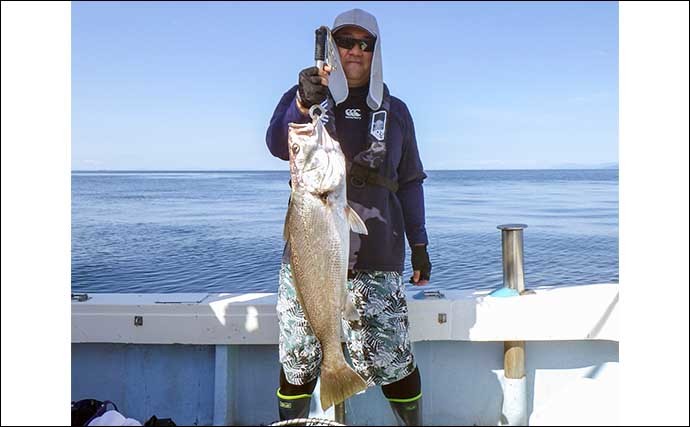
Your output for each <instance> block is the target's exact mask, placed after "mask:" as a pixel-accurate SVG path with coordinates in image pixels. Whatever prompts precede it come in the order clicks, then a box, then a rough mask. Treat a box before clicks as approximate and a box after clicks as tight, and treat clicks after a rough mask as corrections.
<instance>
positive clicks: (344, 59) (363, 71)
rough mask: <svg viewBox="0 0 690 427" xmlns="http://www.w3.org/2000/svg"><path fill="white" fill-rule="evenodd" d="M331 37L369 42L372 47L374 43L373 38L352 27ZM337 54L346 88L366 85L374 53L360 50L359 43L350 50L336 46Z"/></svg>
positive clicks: (340, 30)
mask: <svg viewBox="0 0 690 427" xmlns="http://www.w3.org/2000/svg"><path fill="white" fill-rule="evenodd" d="M333 37H334V38H336V39H337V38H341V37H342V38H346V37H349V38H355V39H359V40H367V41H369V42H370V43H369V44H368V45H369V46H373V42H374V36H372V35H371V34H369V33H368V32H367V31H365V30H363V29H361V28H359V27H354V26H348V27H343V28H341V29H339V30H338V31H336V32H335V34H333ZM336 45H337V43H336ZM338 53H339V54H340V63H341V64H342V66H343V71H344V72H345V77H347V84H348V86H350V87H360V86H364V85H366V84H367V83H368V82H369V76H370V73H371V59H372V57H373V56H374V52H373V51H371V52H366V51H364V50H362V47H361V45H360V43H355V44H354V46H352V47H351V48H350V49H347V48H344V47H340V46H338Z"/></svg>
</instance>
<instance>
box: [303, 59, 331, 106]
mask: <svg viewBox="0 0 690 427" xmlns="http://www.w3.org/2000/svg"><path fill="white" fill-rule="evenodd" d="M327 95H328V87H327V86H324V85H322V84H321V76H320V75H319V69H318V68H316V67H309V68H305V69H304V70H302V71H300V72H299V101H300V104H302V107H304V108H309V107H311V106H312V105H314V104H320V103H321V102H322V101H323V100H324V99H326V96H327Z"/></svg>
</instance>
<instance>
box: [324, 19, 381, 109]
mask: <svg viewBox="0 0 690 427" xmlns="http://www.w3.org/2000/svg"><path fill="white" fill-rule="evenodd" d="M348 25H355V26H357V27H361V28H363V29H364V30H366V31H368V32H369V33H370V34H371V35H373V36H374V37H376V44H375V45H374V55H373V57H372V60H371V74H370V76H369V94H368V95H367V105H368V106H369V108H371V109H372V110H378V109H379V108H380V107H381V103H382V102H383V70H382V66H381V34H380V33H379V26H378V24H377V23H376V18H375V17H374V15H372V14H370V13H368V12H366V11H364V10H362V9H352V10H348V11H347V12H343V13H341V14H340V15H338V16H337V17H336V18H335V21H334V22H333V29H332V30H331V32H332V33H335V32H336V31H337V30H338V29H340V28H342V27H345V26H348ZM339 60H340V58H338V63H339V62H340V61H339ZM339 65H340V64H339ZM328 87H329V89H330V90H331V94H332V95H333V98H334V101H335V103H336V104H340V103H341V102H343V101H345V100H346V99H347V96H348V94H349V89H348V85H347V77H346V76H345V72H344V71H343V67H342V66H338V67H336V69H335V70H334V72H333V73H331V76H330V78H329V84H328Z"/></svg>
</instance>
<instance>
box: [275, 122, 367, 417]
mask: <svg viewBox="0 0 690 427" xmlns="http://www.w3.org/2000/svg"><path fill="white" fill-rule="evenodd" d="M288 143H289V152H290V176H291V186H292V193H291V195H290V204H289V207H288V211H287V215H286V217H285V229H284V235H285V236H284V237H285V239H286V240H287V241H288V242H289V244H290V263H291V266H292V274H293V279H294V283H295V289H296V293H297V297H298V299H299V302H300V304H301V305H302V309H303V310H304V314H305V316H306V318H307V321H308V322H309V325H310V326H311V328H312V330H313V331H314V335H316V338H318V340H319V343H320V344H321V349H322V353H323V359H322V361H321V407H322V408H323V409H324V410H326V409H328V408H329V407H330V406H331V405H334V404H337V403H340V402H342V401H344V400H345V399H347V398H348V397H349V396H351V395H353V394H355V393H357V392H359V391H361V390H364V389H365V388H366V387H367V386H366V382H365V381H364V380H363V379H362V378H361V377H360V376H359V375H358V374H357V373H356V372H355V371H354V370H353V369H352V368H351V367H350V365H348V364H347V361H346V360H345V356H344V355H343V350H342V347H341V341H340V331H341V319H342V318H343V317H345V318H346V319H356V318H357V317H358V315H357V311H356V309H355V307H354V305H353V303H352V301H351V300H350V298H348V297H347V291H346V286H347V268H348V256H349V252H350V250H349V246H350V230H352V231H354V232H357V233H360V234H367V228H366V226H365V224H364V222H363V221H362V219H361V218H360V217H359V215H357V213H356V212H355V211H354V210H353V209H352V208H350V206H348V204H347V193H346V187H345V186H346V178H345V155H344V154H343V152H342V150H341V149H340V144H339V143H338V141H336V140H334V139H332V138H331V137H330V135H329V134H328V132H326V130H325V128H324V126H323V124H322V122H321V121H320V120H319V119H318V118H314V120H313V122H312V123H307V124H295V123H290V124H289V130H288Z"/></svg>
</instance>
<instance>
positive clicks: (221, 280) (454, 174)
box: [71, 168, 618, 293]
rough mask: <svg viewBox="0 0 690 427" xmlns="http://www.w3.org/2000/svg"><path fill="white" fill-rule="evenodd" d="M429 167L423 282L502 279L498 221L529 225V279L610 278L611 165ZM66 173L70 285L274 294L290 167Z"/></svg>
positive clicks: (613, 259)
mask: <svg viewBox="0 0 690 427" xmlns="http://www.w3.org/2000/svg"><path fill="white" fill-rule="evenodd" d="M427 173H428V175H429V176H428V178H427V180H426V181H425V183H424V191H425V205H426V227H427V233H428V235H429V240H430V244H429V253H430V256H431V261H432V263H433V269H432V275H431V283H430V284H429V287H428V288H429V289H441V290H442V289H477V290H482V289H492V288H496V287H499V286H501V285H502V263H501V233H500V230H498V229H497V228H496V226H497V225H500V224H505V223H525V224H527V225H528V228H527V229H526V230H525V231H524V267H525V283H526V286H527V287H530V286H532V287H536V286H554V285H579V284H592V283H605V282H618V170H617V169H606V168H600V169H463V170H428V171H427ZM71 174H72V290H73V291H75V292H93V293H95V292H108V293H110V292H127V293H130V292H132V293H153V292H155V293H167V292H276V290H277V283H278V282H277V274H278V269H279V266H280V259H281V253H282V250H283V240H282V227H283V220H284V216H285V210H286V208H287V200H288V197H289V191H290V190H289V187H288V180H289V172H288V171H287V170H271V171H263V170H241V171H240V170H124V169H122V170H105V169H100V170H75V171H72V173H71ZM409 259H410V254H409V249H408V250H407V254H406V261H405V271H404V273H403V274H404V276H405V279H407V278H408V276H409V275H410V274H411V272H410V265H409V264H410V261H409ZM408 286H411V285H408ZM408 289H412V288H411V287H410V288H408ZM415 289H416V288H415Z"/></svg>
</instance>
